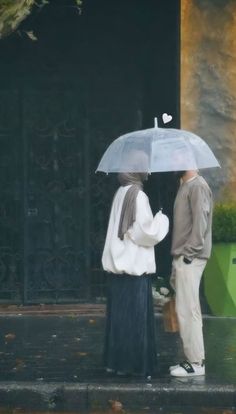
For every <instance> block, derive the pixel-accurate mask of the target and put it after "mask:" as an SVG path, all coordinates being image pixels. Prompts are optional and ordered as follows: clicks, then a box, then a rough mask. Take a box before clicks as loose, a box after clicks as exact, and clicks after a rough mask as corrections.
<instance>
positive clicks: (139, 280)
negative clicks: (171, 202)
mask: <svg viewBox="0 0 236 414" xmlns="http://www.w3.org/2000/svg"><path fill="white" fill-rule="evenodd" d="M180 175H181V184H180V187H179V190H178V193H177V196H176V200H175V206H174V223H173V242H172V255H173V271H172V276H171V283H172V285H173V287H174V289H175V290H176V311H177V316H178V321H179V326H180V335H181V338H182V341H183V348H184V353H185V356H186V361H184V362H182V363H179V364H177V365H175V366H173V367H170V373H171V375H173V376H192V375H204V373H205V368H204V358H205V357H204V345H203V336H202V318H201V309H200V304H199V284H200V280H201V276H202V273H203V270H204V267H205V265H206V262H207V259H208V257H209V255H210V250H211V219H212V196H211V191H210V189H209V187H208V185H207V183H206V181H205V180H204V179H203V178H202V177H200V176H199V175H198V172H197V171H182V172H181V174H180ZM145 179H147V174H139V173H130V174H129V173H128V174H119V181H120V184H121V186H120V188H119V189H118V191H117V193H116V194H115V197H114V200H113V203H112V208H111V213H110V219H109V225H108V231H107V236H106V242H105V247H104V251H103V256H102V264H103V268H104V270H105V271H107V272H109V273H110V274H109V275H108V284H109V287H108V300H107V320H106V337H105V351H104V360H105V366H106V369H107V371H108V372H114V373H116V374H117V375H125V374H141V375H144V376H148V375H152V374H153V373H154V372H155V370H156V366H157V360H156V343H155V326H154V313H153V303H152V289H151V286H152V280H151V275H152V274H154V273H155V272H156V264H155V255H154V245H156V244H157V243H159V242H160V241H161V240H163V238H164V237H165V236H166V234H167V233H168V229H169V220H168V218H167V216H166V215H164V214H163V213H162V212H161V211H159V212H158V213H157V214H156V215H155V216H154V217H153V214H152V211H151V208H150V205H149V201H148V197H147V196H146V194H145V193H144V192H143V189H142V185H143V181H145Z"/></svg>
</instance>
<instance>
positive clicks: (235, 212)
mask: <svg viewBox="0 0 236 414" xmlns="http://www.w3.org/2000/svg"><path fill="white" fill-rule="evenodd" d="M212 238H213V242H236V204H233V203H227V204H226V203H217V204H216V205H215V207H214V211H213V226H212Z"/></svg>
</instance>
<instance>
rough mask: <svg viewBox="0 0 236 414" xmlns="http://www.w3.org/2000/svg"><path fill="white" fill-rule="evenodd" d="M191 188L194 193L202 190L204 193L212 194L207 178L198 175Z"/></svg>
mask: <svg viewBox="0 0 236 414" xmlns="http://www.w3.org/2000/svg"><path fill="white" fill-rule="evenodd" d="M189 184H190V187H191V188H192V191H194V190H202V191H203V192H206V193H209V194H211V189H210V187H209V185H208V183H207V182H206V180H205V178H203V177H202V176H201V175H198V176H197V177H196V178H195V179H194V180H192V181H190V183H189Z"/></svg>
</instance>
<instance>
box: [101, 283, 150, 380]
mask: <svg viewBox="0 0 236 414" xmlns="http://www.w3.org/2000/svg"><path fill="white" fill-rule="evenodd" d="M104 362H105V367H106V368H110V369H112V370H114V371H122V372H125V373H128V374H140V375H148V374H153V373H154V372H155V370H156V343H155V324H154V311H153V301H152V281H151V276H147V275H144V276H130V275H109V276H108V297H107V319H106V332H105V349H104Z"/></svg>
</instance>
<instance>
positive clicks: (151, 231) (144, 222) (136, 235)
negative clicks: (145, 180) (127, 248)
mask: <svg viewBox="0 0 236 414" xmlns="http://www.w3.org/2000/svg"><path fill="white" fill-rule="evenodd" d="M168 231H169V219H168V217H167V216H166V215H165V214H162V211H161V210H160V211H159V212H158V213H157V214H156V215H155V216H154V217H153V214H152V210H151V207H150V204H149V200H148V197H147V195H146V194H145V193H144V192H143V191H139V193H138V196H137V199H136V220H135V222H134V224H133V226H132V227H131V228H130V229H129V230H128V232H127V237H129V238H130V239H131V240H132V241H133V242H134V243H135V244H137V245H139V246H144V247H151V246H155V244H157V243H159V242H160V241H161V240H162V239H164V237H165V236H166V235H167V233H168Z"/></svg>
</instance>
